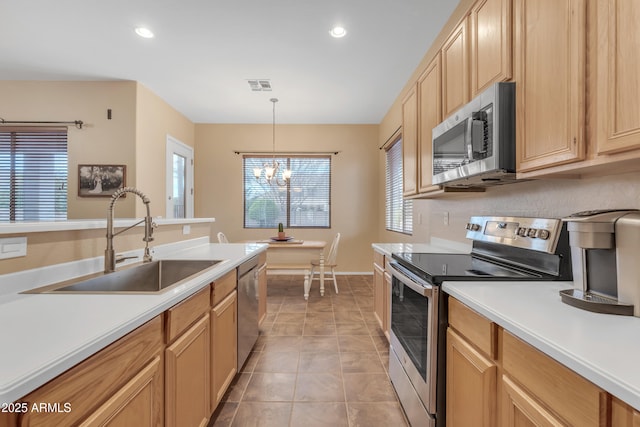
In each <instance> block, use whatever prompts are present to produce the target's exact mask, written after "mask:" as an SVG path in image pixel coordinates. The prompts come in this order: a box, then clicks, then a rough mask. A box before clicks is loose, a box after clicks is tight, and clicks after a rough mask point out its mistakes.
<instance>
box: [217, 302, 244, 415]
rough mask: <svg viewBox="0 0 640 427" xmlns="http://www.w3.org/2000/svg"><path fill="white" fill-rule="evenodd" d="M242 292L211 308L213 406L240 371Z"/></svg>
mask: <svg viewBox="0 0 640 427" xmlns="http://www.w3.org/2000/svg"><path fill="white" fill-rule="evenodd" d="M237 300H238V292H237V291H235V290H234V291H233V292H231V294H229V295H228V296H227V297H226V298H225V299H224V300H222V301H221V302H220V303H218V304H217V305H216V306H215V307H213V309H212V310H211V333H212V336H211V408H212V409H215V407H216V406H217V405H218V403H219V402H220V400H221V399H222V396H224V393H225V391H226V390H227V388H228V387H229V384H231V381H233V377H234V376H235V375H236V372H237V371H238V366H237V364H238V309H237Z"/></svg>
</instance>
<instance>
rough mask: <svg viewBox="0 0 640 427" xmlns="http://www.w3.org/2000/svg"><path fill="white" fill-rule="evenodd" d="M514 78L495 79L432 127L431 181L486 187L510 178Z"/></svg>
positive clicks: (445, 184) (514, 116) (513, 142)
mask: <svg viewBox="0 0 640 427" xmlns="http://www.w3.org/2000/svg"><path fill="white" fill-rule="evenodd" d="M515 91H516V88H515V83H512V82H508V83H495V84H493V85H492V86H491V87H489V88H488V89H487V90H485V91H484V92H482V93H481V94H480V95H478V96H477V97H476V98H474V99H473V100H472V101H471V102H469V103H468V104H466V105H465V106H464V107H462V108H461V109H460V110H458V111H457V112H455V113H454V114H453V115H451V116H450V117H449V118H447V119H446V120H445V121H444V122H442V123H440V124H439V125H438V126H436V127H435V128H433V133H432V135H433V145H432V149H433V163H432V164H433V178H432V183H433V184H440V185H443V186H445V187H462V188H464V187H487V186H491V185H498V184H504V183H506V182H512V181H513V180H514V179H515V151H516V147H515V146H516V144H515V141H516V133H515V129H516V125H515V120H516V109H515Z"/></svg>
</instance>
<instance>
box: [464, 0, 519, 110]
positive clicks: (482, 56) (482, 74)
mask: <svg viewBox="0 0 640 427" xmlns="http://www.w3.org/2000/svg"><path fill="white" fill-rule="evenodd" d="M469 22H470V25H469V26H470V33H471V34H470V35H471V37H470V44H471V48H470V56H471V61H470V62H471V66H470V68H471V98H473V97H475V96H476V95H478V94H479V93H481V92H482V91H483V90H485V89H487V88H488V87H489V86H490V85H491V84H492V83H495V82H502V81H506V80H510V79H511V74H512V72H511V69H512V67H511V40H512V35H511V0H478V1H477V2H476V3H475V4H474V5H473V7H472V8H471V13H470V15H469Z"/></svg>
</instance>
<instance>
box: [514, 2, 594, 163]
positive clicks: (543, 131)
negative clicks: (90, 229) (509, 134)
mask: <svg viewBox="0 0 640 427" xmlns="http://www.w3.org/2000/svg"><path fill="white" fill-rule="evenodd" d="M585 33H586V0H537V1H525V0H516V2H515V34H516V41H515V43H516V45H515V60H516V62H515V80H516V82H518V84H517V85H516V144H517V145H516V169H517V171H518V172H525V171H530V170H535V169H541V168H544V167H548V166H555V165H559V164H564V163H569V162H575V161H577V160H581V159H584V157H585V141H584V139H585V138H584V135H585V122H584V120H585V105H584V97H585V54H586V45H585V43H586V39H585Z"/></svg>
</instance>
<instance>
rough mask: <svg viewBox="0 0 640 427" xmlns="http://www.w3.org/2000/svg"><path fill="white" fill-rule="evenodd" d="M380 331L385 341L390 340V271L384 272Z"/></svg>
mask: <svg viewBox="0 0 640 427" xmlns="http://www.w3.org/2000/svg"><path fill="white" fill-rule="evenodd" d="M382 304H383V309H382V331H383V332H384V336H385V337H387V341H390V340H391V336H390V335H389V334H390V333H391V273H390V272H388V271H386V270H385V272H384V293H383V294H382Z"/></svg>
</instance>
